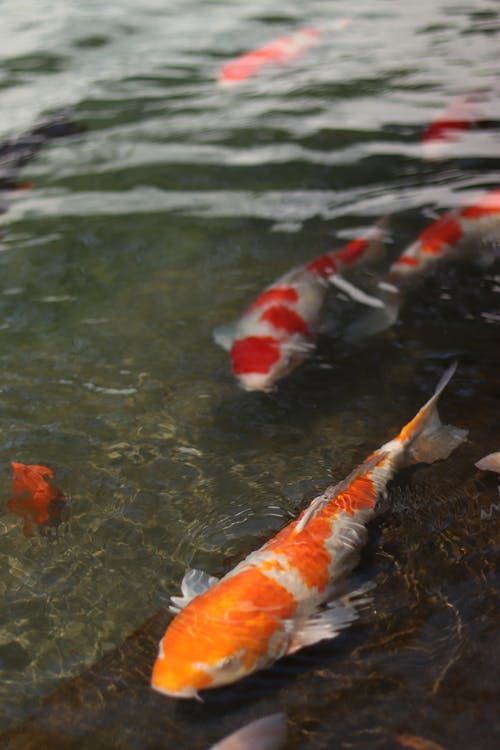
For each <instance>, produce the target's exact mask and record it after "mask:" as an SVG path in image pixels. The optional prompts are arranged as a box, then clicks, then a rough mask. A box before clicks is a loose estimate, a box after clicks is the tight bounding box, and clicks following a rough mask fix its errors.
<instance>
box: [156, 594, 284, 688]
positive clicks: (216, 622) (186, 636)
mask: <svg viewBox="0 0 500 750" xmlns="http://www.w3.org/2000/svg"><path fill="white" fill-rule="evenodd" d="M215 588H218V587H215ZM288 637H289V628H288V622H287V621H286V620H281V619H280V618H279V617H278V616H277V615H276V612H274V611H266V610H265V609H261V608H259V607H256V606H255V604H254V603H253V602H251V601H250V600H249V599H246V598H242V599H239V600H236V599H235V598H234V599H233V598H232V597H231V596H226V595H225V594H224V593H222V595H216V594H215V595H214V594H212V592H208V593H207V594H205V595H201V596H199V597H197V598H196V599H194V600H193V601H192V602H190V603H189V604H188V605H187V606H186V607H185V608H184V609H183V610H181V612H179V614H178V615H177V616H176V617H175V618H174V619H173V621H172V622H171V623H170V625H169V627H168V628H167V630H166V632H165V634H164V636H163V638H162V640H161V641H160V645H159V651H158V657H157V659H156V662H155V664H154V667H153V672H152V677H151V686H152V687H153V689H154V690H157V691H158V692H160V693H162V694H164V695H167V696H170V697H172V698H199V691H200V690H205V689H208V688H215V687H221V686H223V685H228V684H231V683H233V682H236V681H237V680H240V679H242V678H243V677H245V676H247V675H249V674H251V673H252V672H255V671H256V670H258V669H262V668H263V667H266V666H269V665H270V664H272V663H273V662H274V661H275V660H276V659H277V658H279V657H280V656H281V655H282V654H283V653H284V652H285V650H286V648H287V644H288Z"/></svg>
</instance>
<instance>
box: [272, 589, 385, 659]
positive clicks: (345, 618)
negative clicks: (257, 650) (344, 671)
mask: <svg viewBox="0 0 500 750" xmlns="http://www.w3.org/2000/svg"><path fill="white" fill-rule="evenodd" d="M374 586H375V584H374V583H371V582H367V583H366V584H364V585H362V586H360V587H359V588H358V589H356V590H355V591H351V592H349V593H348V594H346V595H345V596H342V597H341V598H339V599H334V600H333V601H331V602H329V603H328V604H327V605H326V607H325V608H324V609H317V610H316V611H315V612H313V614H312V615H310V617H308V618H307V619H306V620H305V621H304V622H303V623H301V624H300V626H299V628H298V629H297V630H295V631H294V632H293V633H292V635H291V637H290V641H289V642H288V646H287V650H286V653H287V654H293V653H295V651H298V650H299V649H301V648H304V647H305V646H312V645H313V644H314V643H318V642H319V641H323V640H325V639H326V638H335V636H337V635H338V634H339V633H340V631H341V630H344V628H347V627H349V625H350V624H351V623H353V622H354V621H355V620H357V619H358V618H359V616H360V612H359V610H360V609H361V608H362V607H363V606H367V605H369V604H371V603H372V601H373V598H372V597H371V596H368V595H367V592H368V591H370V590H371V589H373V588H374Z"/></svg>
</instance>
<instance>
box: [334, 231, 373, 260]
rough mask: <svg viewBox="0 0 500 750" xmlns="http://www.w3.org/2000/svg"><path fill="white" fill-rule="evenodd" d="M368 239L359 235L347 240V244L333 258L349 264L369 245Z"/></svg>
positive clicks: (359, 256)
mask: <svg viewBox="0 0 500 750" xmlns="http://www.w3.org/2000/svg"><path fill="white" fill-rule="evenodd" d="M369 244H370V243H369V240H367V239H366V238H363V237H361V238H360V239H357V240H352V241H351V242H348V243H347V245H346V246H345V247H344V248H343V249H342V250H339V252H338V253H336V254H335V258H336V259H337V260H338V261H340V262H341V263H343V264H344V265H347V266H348V265H351V264H352V263H355V262H356V261H357V260H359V259H360V258H362V257H363V255H364V254H365V253H366V250H367V248H368V245H369Z"/></svg>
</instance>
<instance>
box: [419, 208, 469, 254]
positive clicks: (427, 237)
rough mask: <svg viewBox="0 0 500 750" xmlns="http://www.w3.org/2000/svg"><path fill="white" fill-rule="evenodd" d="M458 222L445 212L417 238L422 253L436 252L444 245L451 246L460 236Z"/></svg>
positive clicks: (461, 233)
mask: <svg viewBox="0 0 500 750" xmlns="http://www.w3.org/2000/svg"><path fill="white" fill-rule="evenodd" d="M462 235H463V232H462V227H461V226H460V222H459V221H457V220H456V219H455V218H454V217H453V216H451V215H450V214H445V216H442V217H441V218H440V219H438V220H437V221H435V222H434V223H433V224H431V226H430V227H428V229H426V230H425V231H423V232H422V234H421V235H420V237H419V238H418V242H420V245H421V249H422V252H423V253H430V254H433V255H434V254H437V253H440V252H441V251H442V250H443V248H444V247H446V246H452V245H454V244H455V243H456V242H458V241H459V240H460V239H461V238H462Z"/></svg>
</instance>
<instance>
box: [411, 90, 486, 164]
mask: <svg viewBox="0 0 500 750" xmlns="http://www.w3.org/2000/svg"><path fill="white" fill-rule="evenodd" d="M485 93H486V92H484V91H475V92H471V93H468V94H461V95H459V96H455V97H453V99H452V100H451V101H450V102H449V104H448V105H447V106H446V107H445V108H444V109H443V110H442V111H441V112H440V113H439V115H438V116H437V117H436V118H435V119H434V120H433V121H432V122H431V123H430V124H429V126H428V127H427V128H426V130H425V132H424V134H423V135H422V145H423V147H424V149H425V153H426V154H427V158H429V159H435V158H441V157H442V156H443V155H444V154H445V153H446V146H447V145H449V144H450V143H452V142H453V141H456V140H458V138H459V137H460V135H461V134H462V133H464V132H465V131H467V130H470V129H471V128H473V127H474V126H475V125H478V124H481V122H482V121H483V112H482V109H483V108H482V102H483V100H484V97H485Z"/></svg>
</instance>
